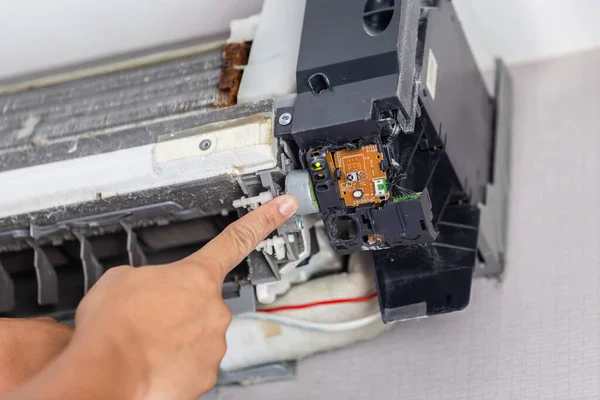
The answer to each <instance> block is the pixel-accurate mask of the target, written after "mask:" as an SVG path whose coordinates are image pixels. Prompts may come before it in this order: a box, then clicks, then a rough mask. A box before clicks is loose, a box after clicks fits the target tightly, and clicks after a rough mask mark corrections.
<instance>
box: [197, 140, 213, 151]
mask: <svg viewBox="0 0 600 400" xmlns="http://www.w3.org/2000/svg"><path fill="white" fill-rule="evenodd" d="M211 145H212V142H211V141H210V139H204V140H202V141H201V142H200V150H202V151H206V150H208V149H210V146H211Z"/></svg>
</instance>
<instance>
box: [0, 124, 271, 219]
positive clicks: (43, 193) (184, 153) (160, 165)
mask: <svg viewBox="0 0 600 400" xmlns="http://www.w3.org/2000/svg"><path fill="white" fill-rule="evenodd" d="M271 132H272V119H271V118H267V117H263V118H258V119H257V118H254V119H253V120H252V121H251V122H248V123H243V124H242V125H239V126H233V127H229V128H222V129H216V130H213V131H209V132H205V133H199V134H197V135H194V134H193V133H192V134H191V135H190V136H187V137H185V138H179V139H175V140H170V141H165V142H160V143H158V144H150V145H145V146H140V147H135V148H131V149H126V150H119V151H114V152H111V153H105V154H99V155H94V156H89V157H82V158H78V159H74V160H67V161H60V162H55V163H50V164H42V165H37V166H33V167H27V168H21V169H16V170H11V171H5V172H0V188H2V196H0V218H1V217H6V216H10V215H18V214H23V213H28V212H32V211H37V210H43V209H47V208H52V207H58V206H65V205H69V204H75V203H79V202H84V201H90V200H94V199H96V198H97V197H98V196H101V197H102V198H108V197H112V196H115V195H117V194H124V193H132V192H136V191H140V190H145V189H153V188H158V187H163V186H168V185H176V184H179V183H184V182H190V181H195V180H202V179H207V178H211V177H215V176H219V175H223V174H228V175H232V176H237V175H241V174H248V173H252V172H256V171H260V170H263V169H267V168H273V167H274V166H275V165H276V151H275V149H274V147H273V137H272V133H271ZM207 139H208V140H210V147H209V148H208V149H207V150H201V149H200V143H201V142H202V141H204V140H207Z"/></svg>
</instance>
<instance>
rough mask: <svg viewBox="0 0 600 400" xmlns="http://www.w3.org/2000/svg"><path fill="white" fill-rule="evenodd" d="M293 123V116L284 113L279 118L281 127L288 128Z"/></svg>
mask: <svg viewBox="0 0 600 400" xmlns="http://www.w3.org/2000/svg"><path fill="white" fill-rule="evenodd" d="M290 122H292V114H290V113H283V114H281V115H280V116H279V125H282V126H286V125H289V124H290Z"/></svg>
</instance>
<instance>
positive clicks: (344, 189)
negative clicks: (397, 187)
mask: <svg viewBox="0 0 600 400" xmlns="http://www.w3.org/2000/svg"><path fill="white" fill-rule="evenodd" d="M327 160H328V162H329V168H330V169H331V170H332V173H335V171H337V170H340V171H341V175H342V179H340V180H338V182H337V184H338V188H339V192H340V197H341V198H342V199H343V200H344V204H345V205H346V206H347V207H357V206H359V205H361V204H368V203H373V204H379V203H381V202H382V201H384V200H387V199H388V197H389V196H388V193H387V184H385V185H383V186H381V185H382V184H383V183H385V182H387V181H386V174H385V172H383V171H382V170H381V163H382V161H383V154H382V153H381V152H380V151H379V150H378V148H377V145H375V144H371V145H367V146H363V147H361V148H360V149H358V150H346V149H342V150H337V151H334V152H330V153H328V154H327ZM375 182H377V183H378V184H379V185H377V184H374V183H375ZM381 188H383V189H384V190H378V189H381Z"/></svg>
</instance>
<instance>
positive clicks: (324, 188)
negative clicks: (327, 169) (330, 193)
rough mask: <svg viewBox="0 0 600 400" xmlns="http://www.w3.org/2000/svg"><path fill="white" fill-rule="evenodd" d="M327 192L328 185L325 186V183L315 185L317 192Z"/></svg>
mask: <svg viewBox="0 0 600 400" xmlns="http://www.w3.org/2000/svg"><path fill="white" fill-rule="evenodd" d="M327 190H329V185H327V184H326V183H321V184H320V185H317V192H326V191H327Z"/></svg>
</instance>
